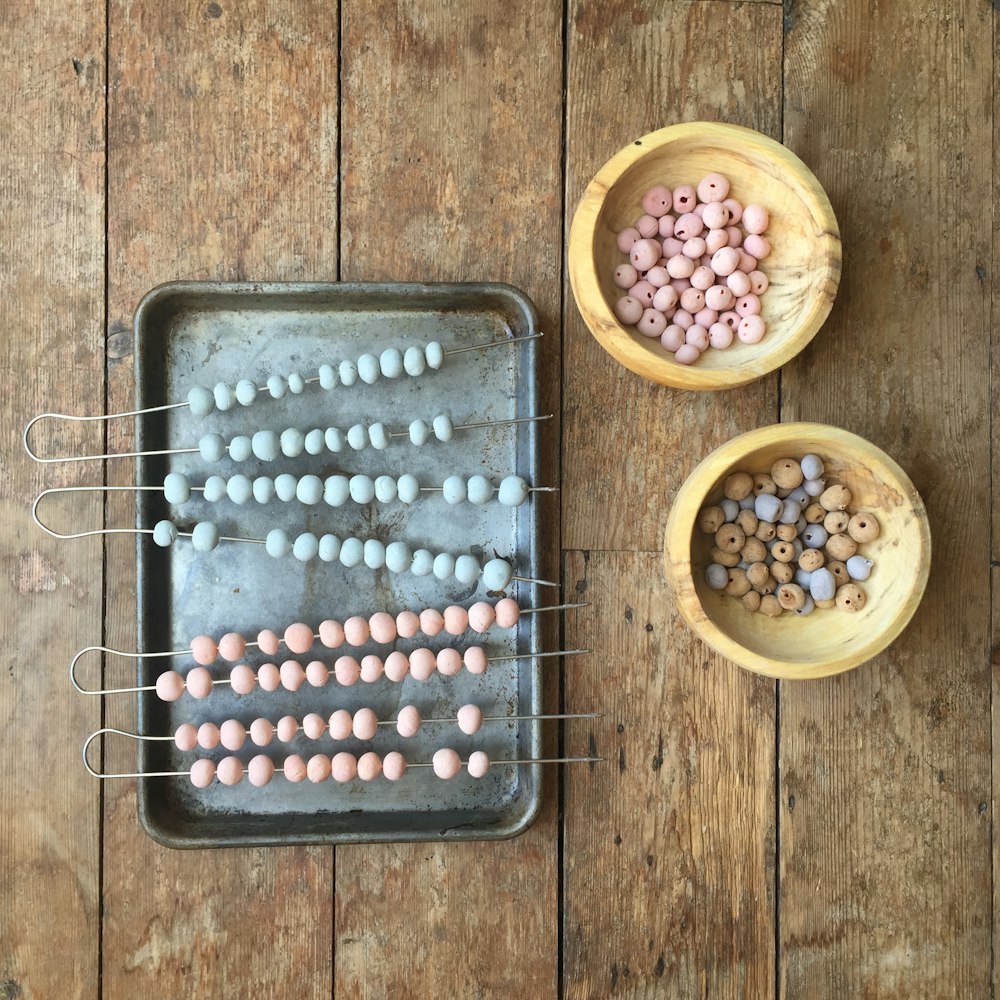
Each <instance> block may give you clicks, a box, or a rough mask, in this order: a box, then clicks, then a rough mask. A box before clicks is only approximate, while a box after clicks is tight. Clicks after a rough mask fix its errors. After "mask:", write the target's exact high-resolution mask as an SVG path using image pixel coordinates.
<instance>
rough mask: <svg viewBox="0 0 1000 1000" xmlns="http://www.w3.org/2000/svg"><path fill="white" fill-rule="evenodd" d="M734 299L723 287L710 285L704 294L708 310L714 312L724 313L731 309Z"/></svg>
mask: <svg viewBox="0 0 1000 1000" xmlns="http://www.w3.org/2000/svg"><path fill="white" fill-rule="evenodd" d="M734 299H735V296H734V295H733V293H732V292H731V291H730V290H729V289H728V288H727V287H726V286H725V285H712V287H711V288H710V289H709V290H708V291H707V292H705V303H706V304H707V305H708V307H709V309H714V310H715V311H716V312H725V311H726V310H727V309H731V308H732V306H733V301H734Z"/></svg>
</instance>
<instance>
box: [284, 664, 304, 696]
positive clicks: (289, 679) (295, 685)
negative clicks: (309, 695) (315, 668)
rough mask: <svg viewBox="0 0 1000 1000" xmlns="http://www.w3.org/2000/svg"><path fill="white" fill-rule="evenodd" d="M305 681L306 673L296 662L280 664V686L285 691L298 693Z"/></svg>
mask: <svg viewBox="0 0 1000 1000" xmlns="http://www.w3.org/2000/svg"><path fill="white" fill-rule="evenodd" d="M305 680H306V672H305V670H303V669H302V664H301V663H299V661H298V660H285V662H284V663H282V664H281V686H282V687H283V688H284V689H285V690H286V691H298V689H299V688H300V687H302V685H303V684H304V683H305Z"/></svg>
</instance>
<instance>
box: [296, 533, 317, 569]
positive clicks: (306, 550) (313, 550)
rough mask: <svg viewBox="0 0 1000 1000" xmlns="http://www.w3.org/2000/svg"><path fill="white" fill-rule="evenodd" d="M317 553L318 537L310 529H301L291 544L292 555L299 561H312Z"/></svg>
mask: <svg viewBox="0 0 1000 1000" xmlns="http://www.w3.org/2000/svg"><path fill="white" fill-rule="evenodd" d="M318 553H319V539H318V538H317V537H316V536H315V535H314V534H313V533H312V532H311V531H303V532H302V534H301V535H299V536H298V538H296V539H295V544H294V545H293V546H292V555H293V556H295V558H296V559H298V561H299V562H312V560H313V559H315V558H316V556H317V554H318Z"/></svg>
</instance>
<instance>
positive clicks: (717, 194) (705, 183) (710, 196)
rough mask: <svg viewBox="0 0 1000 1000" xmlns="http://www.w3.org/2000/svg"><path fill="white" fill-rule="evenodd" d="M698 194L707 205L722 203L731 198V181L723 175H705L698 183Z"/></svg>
mask: <svg viewBox="0 0 1000 1000" xmlns="http://www.w3.org/2000/svg"><path fill="white" fill-rule="evenodd" d="M697 192H698V197H699V198H700V199H701V201H703V202H705V203H706V204H713V203H720V202H722V201H724V200H725V199H726V198H728V197H729V181H728V179H727V178H725V177H723V176H722V174H705V176H704V177H703V178H702V179H701V180H700V181H699V182H698V187H697Z"/></svg>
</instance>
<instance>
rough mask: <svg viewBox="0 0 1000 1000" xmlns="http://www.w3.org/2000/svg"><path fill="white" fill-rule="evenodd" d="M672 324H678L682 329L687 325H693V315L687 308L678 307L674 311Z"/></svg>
mask: <svg viewBox="0 0 1000 1000" xmlns="http://www.w3.org/2000/svg"><path fill="white" fill-rule="evenodd" d="M674 326H679V327H680V328H681V329H682V330H686V329H687V328H688V327H689V326H694V316H692V315H691V313H689V312H688V311H687V309H678V310H677V312H675V313H674Z"/></svg>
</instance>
